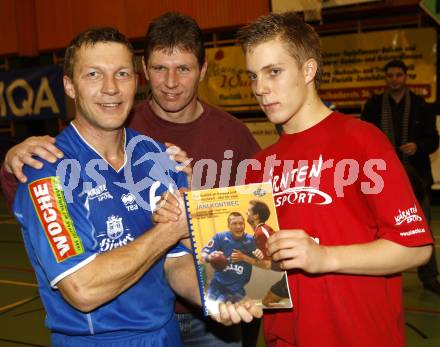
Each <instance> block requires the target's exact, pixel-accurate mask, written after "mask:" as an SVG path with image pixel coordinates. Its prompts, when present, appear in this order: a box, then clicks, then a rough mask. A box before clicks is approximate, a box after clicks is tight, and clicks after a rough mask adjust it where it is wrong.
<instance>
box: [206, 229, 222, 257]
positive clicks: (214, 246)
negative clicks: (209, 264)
mask: <svg viewBox="0 0 440 347" xmlns="http://www.w3.org/2000/svg"><path fill="white" fill-rule="evenodd" d="M219 235H220V234H215V235H214V237H213V238H212V239H211V240H209V241H208V243H207V244H206V246H205V247H203V249H202V253H205V254H211V253H212V252H214V251H218V250H220V238H219Z"/></svg>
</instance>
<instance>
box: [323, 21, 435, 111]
mask: <svg viewBox="0 0 440 347" xmlns="http://www.w3.org/2000/svg"><path fill="white" fill-rule="evenodd" d="M436 35H437V34H436V32H435V29H430V28H428V29H406V30H389V31H388V30H387V31H378V32H370V33H359V34H349V35H338V36H326V37H323V38H322V39H321V45H322V51H323V54H322V56H323V63H324V71H323V78H322V83H321V88H320V96H321V98H322V99H323V100H326V101H331V102H332V103H334V104H335V105H336V106H342V105H344V106H346V105H351V106H358V105H361V104H363V103H364V102H365V101H366V100H367V99H369V98H371V96H373V94H374V93H381V92H383V90H384V88H385V74H384V72H383V67H384V66H385V64H386V63H387V62H389V61H390V60H394V59H399V60H403V61H404V62H405V64H406V65H407V66H408V78H407V84H408V86H409V87H410V88H411V89H412V90H413V91H414V92H415V93H417V94H419V95H422V96H423V97H424V98H425V100H426V101H428V102H434V101H435V99H436V75H437V68H436V59H437V58H436V42H437V36H436Z"/></svg>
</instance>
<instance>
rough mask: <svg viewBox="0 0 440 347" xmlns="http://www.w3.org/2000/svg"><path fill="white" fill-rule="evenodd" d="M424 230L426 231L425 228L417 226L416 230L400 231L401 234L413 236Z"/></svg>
mask: <svg viewBox="0 0 440 347" xmlns="http://www.w3.org/2000/svg"><path fill="white" fill-rule="evenodd" d="M424 232H425V228H417V229H414V230H410V231H405V232H402V233H400V236H411V235H415V234H423V233H424Z"/></svg>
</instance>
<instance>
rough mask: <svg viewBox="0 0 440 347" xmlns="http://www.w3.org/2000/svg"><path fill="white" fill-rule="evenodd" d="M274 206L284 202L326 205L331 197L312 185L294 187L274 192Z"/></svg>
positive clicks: (330, 201) (329, 202) (330, 200)
mask: <svg viewBox="0 0 440 347" xmlns="http://www.w3.org/2000/svg"><path fill="white" fill-rule="evenodd" d="M274 199H275V206H276V207H278V206H282V205H284V204H289V205H293V204H315V205H328V204H331V203H332V201H333V199H332V197H331V196H330V195H328V194H327V193H325V192H323V191H320V190H319V189H316V188H312V187H294V188H288V189H286V190H284V191H281V192H278V193H274Z"/></svg>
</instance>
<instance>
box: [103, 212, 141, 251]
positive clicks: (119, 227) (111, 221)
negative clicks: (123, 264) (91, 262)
mask: <svg viewBox="0 0 440 347" xmlns="http://www.w3.org/2000/svg"><path fill="white" fill-rule="evenodd" d="M106 224H107V231H106V233H105V234H103V235H100V236H107V237H104V238H103V239H102V240H101V241H100V242H99V251H100V252H101V253H102V252H108V251H111V250H112V249H114V248H118V247H121V246H125V245H127V244H128V243H130V242H131V241H133V240H134V237H133V236H132V235H131V234H130V233H127V235H125V236H124V237H122V236H123V234H124V230H125V229H124V224H123V223H122V217H119V216H115V215H111V216H110V217H108V218H107V221H106Z"/></svg>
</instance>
